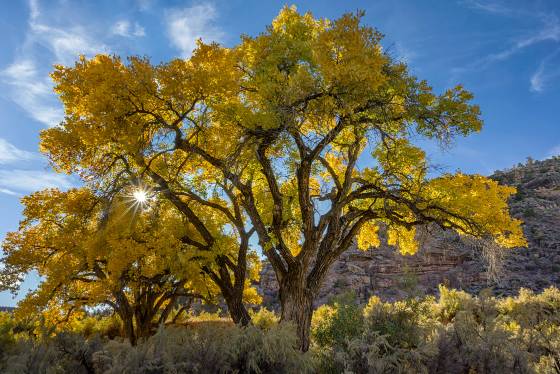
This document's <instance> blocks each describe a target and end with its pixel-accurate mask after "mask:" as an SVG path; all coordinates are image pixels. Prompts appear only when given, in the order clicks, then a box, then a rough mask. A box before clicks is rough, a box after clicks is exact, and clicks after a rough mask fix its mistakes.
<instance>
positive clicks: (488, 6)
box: [461, 0, 513, 14]
mask: <svg viewBox="0 0 560 374" xmlns="http://www.w3.org/2000/svg"><path fill="white" fill-rule="evenodd" d="M461 3H462V4H465V5H466V6H467V7H469V8H471V9H476V10H481V11H484V12H488V13H496V14H512V13H513V10H512V9H510V8H508V7H507V6H505V5H504V4H503V3H502V2H498V1H476V0H464V1H461Z"/></svg>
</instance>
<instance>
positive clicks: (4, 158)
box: [0, 138, 38, 165]
mask: <svg viewBox="0 0 560 374" xmlns="http://www.w3.org/2000/svg"><path fill="white" fill-rule="evenodd" d="M36 158H38V155H37V154H36V153H33V152H29V151H24V150H23V149H19V148H18V147H16V146H15V145H13V144H11V143H9V142H8V141H7V140H6V139H2V138H0V165H5V164H12V163H15V162H19V161H29V160H33V159H36Z"/></svg>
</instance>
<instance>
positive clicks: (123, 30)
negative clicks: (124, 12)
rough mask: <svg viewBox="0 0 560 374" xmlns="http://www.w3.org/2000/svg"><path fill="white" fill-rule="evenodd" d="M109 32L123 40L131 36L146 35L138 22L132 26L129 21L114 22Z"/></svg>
mask: <svg viewBox="0 0 560 374" xmlns="http://www.w3.org/2000/svg"><path fill="white" fill-rule="evenodd" d="M111 32H112V33H113V34H114V35H119V36H123V37H125V38H131V37H133V36H136V37H140V36H145V35H146V32H145V31H144V28H143V27H142V26H140V24H139V23H138V22H134V25H132V24H131V23H130V21H127V20H121V21H118V22H116V23H115V24H114V25H113V27H112V28H111Z"/></svg>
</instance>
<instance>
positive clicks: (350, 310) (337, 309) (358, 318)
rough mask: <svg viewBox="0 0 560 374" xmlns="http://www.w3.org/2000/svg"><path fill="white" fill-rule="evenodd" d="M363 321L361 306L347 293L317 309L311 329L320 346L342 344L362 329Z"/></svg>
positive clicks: (315, 340)
mask: <svg viewBox="0 0 560 374" xmlns="http://www.w3.org/2000/svg"><path fill="white" fill-rule="evenodd" d="M363 323H364V320H363V317H362V312H361V309H360V307H359V306H358V304H356V302H355V301H354V300H353V298H351V294H346V295H342V296H339V297H338V298H335V299H334V300H333V302H332V303H331V304H330V305H323V306H321V307H319V308H318V309H317V310H316V311H315V313H314V314H313V320H312V322H311V331H312V335H313V339H314V342H315V343H316V344H317V345H318V346H320V347H325V346H332V345H342V344H344V343H345V342H346V341H347V340H348V339H349V338H351V337H353V336H356V334H358V333H359V331H361V330H362V328H363Z"/></svg>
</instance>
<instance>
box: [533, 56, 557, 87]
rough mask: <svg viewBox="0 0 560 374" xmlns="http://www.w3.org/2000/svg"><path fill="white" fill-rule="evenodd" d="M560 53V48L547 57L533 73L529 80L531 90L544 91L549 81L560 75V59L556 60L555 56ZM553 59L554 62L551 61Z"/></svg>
mask: <svg viewBox="0 0 560 374" xmlns="http://www.w3.org/2000/svg"><path fill="white" fill-rule="evenodd" d="M559 53H560V48H558V49H557V50H556V51H554V52H553V53H552V54H550V55H548V56H547V57H545V58H544V59H543V60H542V61H541V63H540V64H539V67H538V68H537V70H535V72H534V73H533V74H532V75H531V78H530V80H529V83H530V90H531V91H533V92H543V91H544V89H545V88H546V85H547V84H548V83H549V81H551V80H553V79H555V78H558V77H559V76H560V68H558V66H559V65H558V61H554V59H555V57H556V56H557V55H558V54H559ZM551 61H552V63H551Z"/></svg>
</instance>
